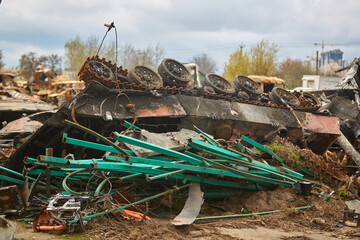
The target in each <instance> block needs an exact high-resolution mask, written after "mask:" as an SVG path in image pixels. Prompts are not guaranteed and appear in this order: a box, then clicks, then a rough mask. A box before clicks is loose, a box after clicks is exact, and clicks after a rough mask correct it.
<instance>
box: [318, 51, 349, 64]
mask: <svg viewBox="0 0 360 240" xmlns="http://www.w3.org/2000/svg"><path fill="white" fill-rule="evenodd" d="M343 54H344V53H343V52H342V51H341V50H340V49H335V50H332V51H328V52H323V53H321V63H320V66H325V65H328V64H330V63H337V64H339V65H340V66H343Z"/></svg>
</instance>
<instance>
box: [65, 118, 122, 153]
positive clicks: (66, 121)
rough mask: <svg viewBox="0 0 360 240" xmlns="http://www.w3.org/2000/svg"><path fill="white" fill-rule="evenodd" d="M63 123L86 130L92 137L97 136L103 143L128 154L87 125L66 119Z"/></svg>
mask: <svg viewBox="0 0 360 240" xmlns="http://www.w3.org/2000/svg"><path fill="white" fill-rule="evenodd" d="M65 124H67V125H69V126H72V127H75V128H78V129H80V130H82V131H84V132H87V133H89V134H91V135H93V136H94V137H97V138H99V139H100V140H101V141H103V142H104V143H106V144H109V145H110V146H112V147H113V148H115V149H116V150H118V151H119V152H121V153H122V154H123V155H126V156H128V155H129V154H128V153H127V152H125V151H124V150H123V149H121V148H120V147H119V146H117V145H116V144H114V143H113V142H112V141H110V140H109V139H107V138H106V137H104V136H102V135H101V134H99V133H97V132H95V131H93V130H91V129H89V128H87V127H84V126H82V125H80V124H77V123H74V122H71V121H69V120H67V119H65Z"/></svg>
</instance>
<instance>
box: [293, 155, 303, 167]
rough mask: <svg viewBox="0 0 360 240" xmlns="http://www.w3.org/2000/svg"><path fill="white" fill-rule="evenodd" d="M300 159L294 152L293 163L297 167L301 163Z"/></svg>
mask: <svg viewBox="0 0 360 240" xmlns="http://www.w3.org/2000/svg"><path fill="white" fill-rule="evenodd" d="M300 158H301V156H300V155H299V154H297V153H296V152H294V160H295V163H296V164H297V165H299V166H300V165H301V161H300Z"/></svg>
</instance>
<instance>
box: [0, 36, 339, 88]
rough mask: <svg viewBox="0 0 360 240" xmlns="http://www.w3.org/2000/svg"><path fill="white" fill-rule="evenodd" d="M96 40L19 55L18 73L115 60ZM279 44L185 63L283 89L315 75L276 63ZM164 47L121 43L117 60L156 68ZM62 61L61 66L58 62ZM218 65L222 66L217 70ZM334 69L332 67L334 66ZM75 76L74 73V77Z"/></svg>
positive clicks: (299, 64) (295, 62) (296, 62)
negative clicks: (220, 59) (60, 50)
mask: <svg viewBox="0 0 360 240" xmlns="http://www.w3.org/2000/svg"><path fill="white" fill-rule="evenodd" d="M99 45H100V39H99V38H97V37H95V36H90V37H89V38H88V39H86V40H83V39H81V38H80V37H79V36H76V37H75V38H73V39H70V40H68V41H67V42H66V43H65V46H64V48H65V56H64V58H63V57H61V56H59V55H57V54H50V55H41V56H38V55H37V54H36V53H34V52H29V53H26V54H23V55H21V58H20V59H19V66H18V69H19V70H20V71H19V73H20V74H21V75H23V76H24V77H26V78H30V77H31V76H33V73H34V71H35V69H36V67H37V66H38V65H44V66H48V67H52V68H53V69H54V70H55V71H58V72H59V71H61V69H62V68H64V69H66V70H69V71H71V72H73V73H74V74H77V72H78V71H79V70H80V68H81V66H82V64H83V63H84V61H85V60H86V58H87V57H89V56H94V55H96V54H98V55H99V57H100V58H105V59H107V60H111V61H112V62H115V58H116V51H115V50H116V46H115V43H114V42H111V43H104V44H103V45H102V47H101V49H100V50H99ZM278 51H279V47H278V45H277V44H275V43H270V42H269V41H267V40H261V41H260V42H258V43H257V44H255V45H253V46H252V47H251V48H250V49H249V50H248V51H245V50H244V47H243V46H241V47H239V48H238V49H236V50H235V51H234V52H233V53H232V54H230V56H229V59H228V61H227V62H226V63H225V64H224V65H223V66H220V69H219V68H217V64H216V61H215V60H214V59H213V58H212V57H210V56H209V55H208V54H206V53H203V54H198V55H195V56H193V57H192V58H190V59H189V60H188V61H189V62H194V63H196V64H197V65H198V66H199V68H200V71H202V72H203V73H205V74H206V73H211V72H215V71H218V72H221V70H222V72H223V76H224V77H225V78H226V79H227V80H229V81H232V80H233V79H234V77H235V76H236V75H245V76H248V75H264V76H276V77H279V78H282V79H284V80H285V81H286V86H287V88H290V89H291V88H295V87H298V86H301V85H302V80H301V79H302V76H303V75H307V74H315V69H313V68H312V67H311V66H310V64H308V63H304V62H303V61H301V60H300V59H291V58H289V57H288V58H286V59H285V60H283V61H281V62H278V61H277V54H278ZM164 55H165V50H164V48H163V47H161V46H160V45H159V44H156V45H151V44H150V45H148V46H147V47H145V48H143V49H136V48H135V47H134V46H132V45H131V44H124V45H121V46H119V47H118V51H117V62H118V65H121V66H123V67H125V68H127V69H131V68H133V67H135V66H136V65H143V66H147V67H149V68H152V69H157V66H158V65H159V63H160V62H161V60H162V59H163V58H164ZM3 59H4V57H3V54H2V51H1V50H0V69H1V67H3V66H4V63H3ZM62 62H64V66H63V65H62ZM221 68H222V69H221ZM335 68H336V67H335ZM320 72H321V73H323V74H331V73H330V71H326V69H325V70H321V69H320ZM74 77H75V76H74Z"/></svg>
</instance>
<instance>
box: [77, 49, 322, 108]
mask: <svg viewBox="0 0 360 240" xmlns="http://www.w3.org/2000/svg"><path fill="white" fill-rule="evenodd" d="M88 61H99V62H101V63H103V64H105V65H106V66H107V67H108V68H110V69H111V71H112V72H113V73H114V75H115V73H116V70H117V74H118V75H119V74H120V75H122V76H125V77H126V76H127V74H128V70H127V69H124V68H123V67H121V66H120V67H117V66H116V65H115V64H112V63H111V61H106V60H105V59H104V58H102V59H100V58H99V57H98V56H93V57H88V58H87V59H86V61H85V62H84V64H83V66H82V67H81V69H80V71H79V73H78V76H79V80H80V81H84V82H85V85H86V86H87V85H89V84H90V82H91V81H97V82H99V83H101V84H103V85H104V86H106V87H108V88H110V89H120V90H138V91H157V92H158V93H161V94H165V95H167V94H170V95H179V94H186V95H192V96H200V97H203V98H207V99H219V100H226V101H233V102H239V103H246V104H252V105H258V106H264V107H272V108H280V109H287V107H286V106H283V105H277V104H275V103H273V102H271V101H269V102H260V101H257V100H247V99H244V98H239V97H237V96H229V95H224V94H217V93H202V92H201V91H199V90H197V89H196V88H194V89H187V88H183V87H175V86H174V87H170V86H166V87H148V86H144V85H141V84H136V83H124V82H121V81H120V80H115V78H114V79H105V78H104V76H99V74H97V73H96V72H93V71H91V69H90V67H89V65H88V64H87V62H88ZM294 94H295V95H296V96H297V97H298V98H299V99H300V102H301V104H300V106H299V107H294V108H293V109H294V110H297V111H303V112H311V113H315V112H317V110H318V109H319V107H318V106H313V105H312V104H311V103H309V102H307V101H306V100H304V99H303V98H301V93H300V92H295V93H294Z"/></svg>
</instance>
